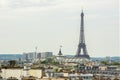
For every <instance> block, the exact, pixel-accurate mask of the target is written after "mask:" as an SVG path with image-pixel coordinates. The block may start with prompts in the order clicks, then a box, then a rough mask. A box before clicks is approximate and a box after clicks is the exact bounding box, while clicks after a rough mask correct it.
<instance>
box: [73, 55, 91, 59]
mask: <svg viewBox="0 0 120 80" xmlns="http://www.w3.org/2000/svg"><path fill="white" fill-rule="evenodd" d="M75 57H80V58H81V57H82V58H87V59H90V56H89V55H76V56H75Z"/></svg>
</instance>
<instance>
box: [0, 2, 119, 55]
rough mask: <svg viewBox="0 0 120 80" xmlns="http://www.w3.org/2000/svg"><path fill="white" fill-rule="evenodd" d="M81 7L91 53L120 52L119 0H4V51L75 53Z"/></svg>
mask: <svg viewBox="0 0 120 80" xmlns="http://www.w3.org/2000/svg"><path fill="white" fill-rule="evenodd" d="M81 9H83V11H84V15H85V16H84V18H85V21H84V23H85V24H84V25H85V41H86V47H87V51H88V54H89V55H90V56H93V57H99V56H120V51H119V49H120V48H119V45H120V43H119V40H120V37H119V35H120V33H119V30H120V28H119V1H118V0H90V1H88V0H74V1H73V0H0V53H1V54H2V53H4V54H11V53H14V54H16V53H23V52H34V51H35V47H36V46H37V47H38V50H37V52H53V53H55V54H58V51H59V46H60V45H62V46H63V47H62V53H63V54H64V55H65V54H73V53H74V54H73V55H75V54H76V51H77V47H78V42H79V35H80V34H79V33H80V13H81Z"/></svg>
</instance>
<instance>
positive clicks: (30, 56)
mask: <svg viewBox="0 0 120 80" xmlns="http://www.w3.org/2000/svg"><path fill="white" fill-rule="evenodd" d="M48 57H53V53H52V52H40V53H36V52H28V53H23V55H22V59H23V61H35V60H36V59H45V58H48Z"/></svg>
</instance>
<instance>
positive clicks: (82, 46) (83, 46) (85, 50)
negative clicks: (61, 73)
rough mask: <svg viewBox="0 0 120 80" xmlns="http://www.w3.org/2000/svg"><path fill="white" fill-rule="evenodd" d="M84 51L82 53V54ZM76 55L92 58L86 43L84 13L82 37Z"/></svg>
mask: <svg viewBox="0 0 120 80" xmlns="http://www.w3.org/2000/svg"><path fill="white" fill-rule="evenodd" d="M82 51H83V53H82ZM81 53H82V54H81ZM75 57H84V58H88V59H90V56H89V55H88V53H87V48H86V44H85V35H84V13H83V11H82V13H81V27H80V39H79V44H78V49H77V53H76V55H75Z"/></svg>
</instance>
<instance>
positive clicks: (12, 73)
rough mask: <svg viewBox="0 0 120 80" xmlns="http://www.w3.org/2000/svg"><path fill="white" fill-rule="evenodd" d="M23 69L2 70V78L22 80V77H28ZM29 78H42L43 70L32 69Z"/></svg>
mask: <svg viewBox="0 0 120 80" xmlns="http://www.w3.org/2000/svg"><path fill="white" fill-rule="evenodd" d="M25 73H27V72H25V71H24V70H23V69H2V73H1V76H2V77H3V78H5V79H7V78H9V77H16V78H17V79H19V80H21V77H22V76H26V75H25ZM28 74H29V76H34V77H37V78H41V77H42V70H41V69H30V70H29V71H28Z"/></svg>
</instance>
